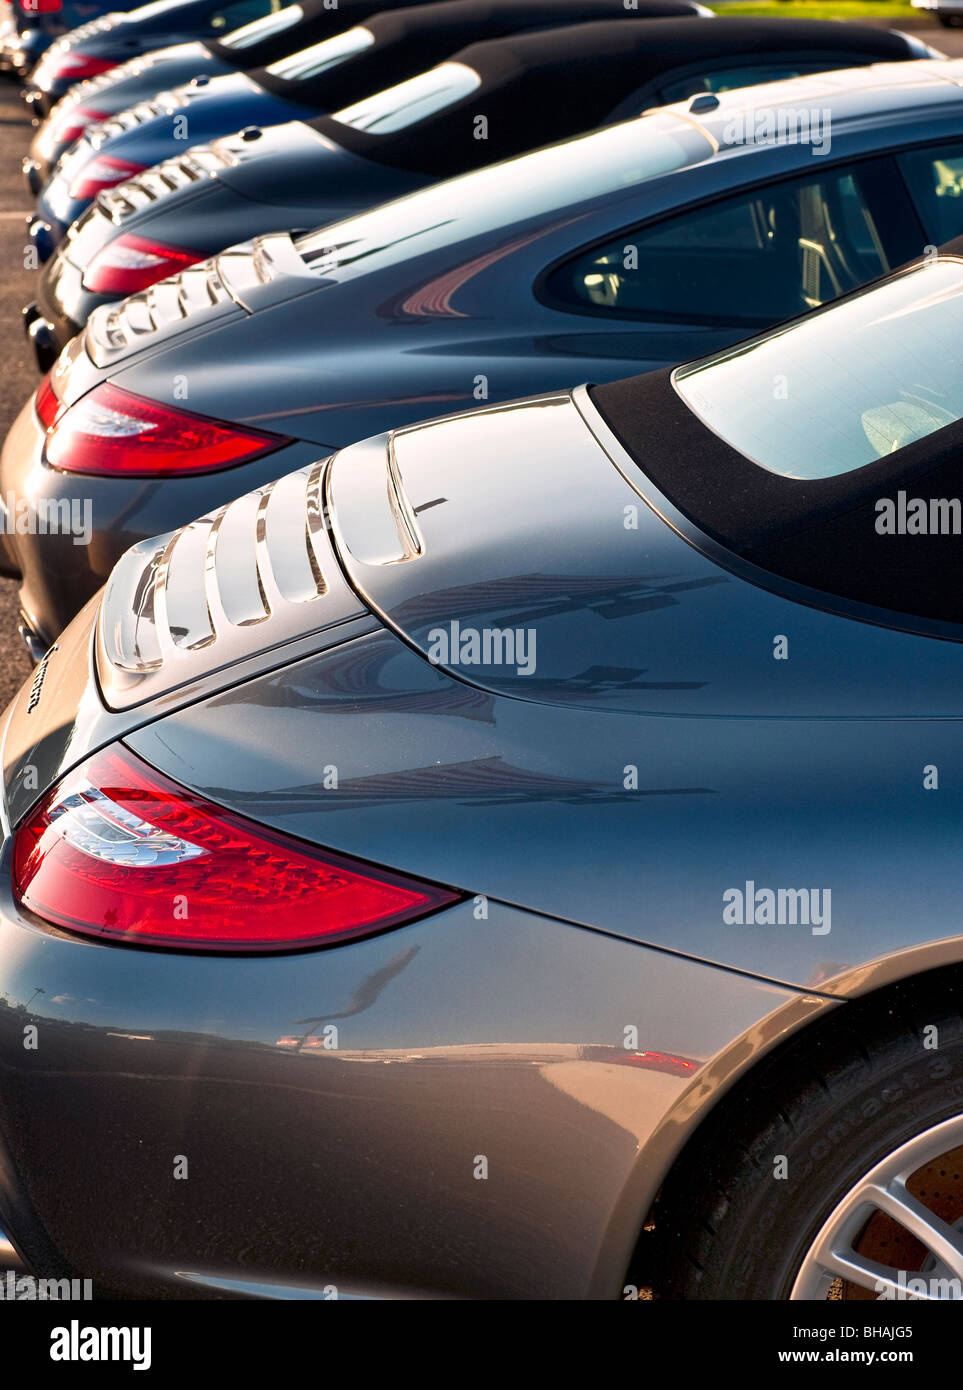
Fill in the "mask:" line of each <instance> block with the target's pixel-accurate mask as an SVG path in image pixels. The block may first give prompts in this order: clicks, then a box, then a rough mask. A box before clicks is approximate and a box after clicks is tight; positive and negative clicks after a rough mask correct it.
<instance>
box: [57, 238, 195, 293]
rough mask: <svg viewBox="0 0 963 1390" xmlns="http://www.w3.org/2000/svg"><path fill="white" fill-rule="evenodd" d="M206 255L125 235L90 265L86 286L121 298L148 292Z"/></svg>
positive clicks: (85, 274) (99, 252)
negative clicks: (151, 287) (158, 283)
mask: <svg viewBox="0 0 963 1390" xmlns="http://www.w3.org/2000/svg"><path fill="white" fill-rule="evenodd" d="M200 260H203V256H200V255H195V254H194V252H193V251H183V250H181V249H180V248H179V247H177V246H164V245H163V244H162V243H161V242H159V241H149V240H148V239H147V237H142V236H135V235H134V234H133V233H132V232H125V233H124V235H123V236H119V237H117V239H116V240H115V241H111V242H108V243H107V245H106V246H105V247H103V249H102V250H100V251H98V252H97V254H96V255H95V256H94V257H93V259H92V260H91V262H90V264H89V265H88V266H87V268H86V270H85V271H84V275H83V283H84V285H85V287H86V288H87V289H88V290H93V291H94V292H95V293H96V294H115V295H117V296H118V297H119V298H122V297H123V296H124V295H128V294H134V293H135V292H136V291H137V290H145V289H146V288H147V286H148V285H153V284H154V283H155V281H157V280H163V279H164V278H165V277H166V276H168V275H174V274H176V273H177V271H179V270H183V269H184V268H185V266H189V265H196V264H197V262H198V261H200Z"/></svg>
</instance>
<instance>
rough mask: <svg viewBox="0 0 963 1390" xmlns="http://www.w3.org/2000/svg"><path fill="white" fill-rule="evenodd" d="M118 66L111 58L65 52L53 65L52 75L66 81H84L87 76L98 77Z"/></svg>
mask: <svg viewBox="0 0 963 1390" xmlns="http://www.w3.org/2000/svg"><path fill="white" fill-rule="evenodd" d="M116 66H117V64H116V63H115V62H113V61H112V60H111V59H109V58H92V57H89V56H88V55H87V54H86V53H65V54H64V56H63V57H62V58H58V59H57V61H56V63H55V64H54V65H53V70H52V72H51V73H50V76H51V77H52V78H56V77H59V78H61V79H62V80H63V81H65V82H82V81H83V79H84V78H85V77H97V76H98V75H99V74H100V73H102V72H109V71H110V69H111V68H115V67H116Z"/></svg>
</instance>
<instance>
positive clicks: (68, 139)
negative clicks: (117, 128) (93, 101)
mask: <svg viewBox="0 0 963 1390" xmlns="http://www.w3.org/2000/svg"><path fill="white" fill-rule="evenodd" d="M108 120H110V117H109V115H107V113H106V112H104V111H92V110H91V108H90V107H89V106H74V107H72V109H71V111H70V113H69V115H67V116H65V117H64V119H63V121H62V122H61V124H60V125H58V126H56V127H55V128H54V130H53V137H54V139H55V140H56V141H57V143H58V144H64V145H66V144H70V145H72V144H73V143H74V141H75V140H79V139H80V137H81V135H83V133H84V131H85V130H86V129H87V127H88V126H92V125H96V124H97V123H98V121H108Z"/></svg>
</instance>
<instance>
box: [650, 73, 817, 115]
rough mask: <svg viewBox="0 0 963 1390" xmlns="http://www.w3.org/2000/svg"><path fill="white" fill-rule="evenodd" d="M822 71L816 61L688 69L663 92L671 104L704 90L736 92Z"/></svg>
mask: <svg viewBox="0 0 963 1390" xmlns="http://www.w3.org/2000/svg"><path fill="white" fill-rule="evenodd" d="M814 69H815V70H817V71H818V65H817V64H814V63H803V64H800V63H757V64H755V65H754V66H751V65H749V64H748V63H747V64H746V65H745V66H743V67H735V68H717V69H716V71H715V72H699V73H688V74H687V75H686V76H685V77H679V78H676V80H675V81H674V82H667V83H666V84H665V86H663V87H662V89H661V91H660V93H659V95H660V97H661V99H662V101H663V102H665V104H666V105H667V106H668V105H669V103H670V102H673V101H686V100H688V98H689V97H694V96H698V95H699V93H700V92H716V93H718V94H720V95H721V94H722V93H723V92H733V91H736V90H738V88H740V87H755V86H758V84H759V83H760V82H784V81H786V80H788V79H789V78H790V77H799V76H800V75H801V74H802V73H804V72H812V71H813V70H814Z"/></svg>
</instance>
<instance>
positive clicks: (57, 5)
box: [20, 0, 64, 14]
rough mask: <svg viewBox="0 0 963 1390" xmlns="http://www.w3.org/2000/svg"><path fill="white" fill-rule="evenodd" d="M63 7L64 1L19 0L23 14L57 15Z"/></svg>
mask: <svg viewBox="0 0 963 1390" xmlns="http://www.w3.org/2000/svg"><path fill="white" fill-rule="evenodd" d="M63 7H64V0H20V8H21V9H22V10H23V12H24V14H57V13H59V11H60V10H62V9H63Z"/></svg>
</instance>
